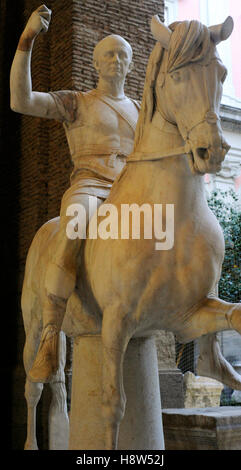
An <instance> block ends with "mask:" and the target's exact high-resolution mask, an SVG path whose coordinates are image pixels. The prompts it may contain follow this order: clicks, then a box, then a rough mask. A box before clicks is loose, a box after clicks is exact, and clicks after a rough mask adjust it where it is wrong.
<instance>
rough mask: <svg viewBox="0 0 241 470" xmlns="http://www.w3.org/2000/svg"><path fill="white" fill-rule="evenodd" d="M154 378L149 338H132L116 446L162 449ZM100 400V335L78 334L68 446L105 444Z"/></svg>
mask: <svg viewBox="0 0 241 470" xmlns="http://www.w3.org/2000/svg"><path fill="white" fill-rule="evenodd" d="M158 382H159V380H158V366H157V355H156V346H155V341H154V339H153V338H137V339H132V340H131V341H130V343H129V345H128V348H127V352H126V355H125V359H124V388H125V393H126V398H127V404H126V411H125V416H124V418H123V421H122V423H121V426H120V434H119V442H118V449H120V450H124V449H126V450H127V449H133V450H134V449H135V450H138V449H139V450H154V449H156V450H157V449H160V450H162V449H164V439H163V429H162V414H161V401H160V394H159V383H158ZM101 400H102V343H101V337H100V336H92V337H91V336H81V337H77V338H76V340H75V344H74V355H73V378H72V397H71V412H70V441H69V449H71V450H90V449H92V450H93V449H95V450H101V449H104V448H105V447H104V432H105V429H104V421H103V417H102V414H101Z"/></svg>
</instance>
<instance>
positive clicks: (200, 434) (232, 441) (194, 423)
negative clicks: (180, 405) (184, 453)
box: [162, 406, 241, 450]
mask: <svg viewBox="0 0 241 470" xmlns="http://www.w3.org/2000/svg"><path fill="white" fill-rule="evenodd" d="M162 416H163V427H164V437H165V446H166V450H241V407H240V406H221V407H216V408H189V409H188V408H185V409H168V410H163V413H162Z"/></svg>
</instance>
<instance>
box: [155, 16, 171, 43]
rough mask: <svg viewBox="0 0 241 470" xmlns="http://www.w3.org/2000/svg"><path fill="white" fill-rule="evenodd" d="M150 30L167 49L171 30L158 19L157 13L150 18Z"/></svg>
mask: <svg viewBox="0 0 241 470" xmlns="http://www.w3.org/2000/svg"><path fill="white" fill-rule="evenodd" d="M151 32H152V34H153V36H154V38H155V39H156V40H157V41H159V42H160V43H161V45H162V47H164V49H168V46H169V42H170V39H171V35H172V32H171V30H170V29H169V28H168V27H167V26H166V25H164V23H162V22H161V21H160V19H159V17H158V15H155V16H153V17H152V19H151Z"/></svg>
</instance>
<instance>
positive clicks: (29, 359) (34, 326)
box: [23, 320, 43, 450]
mask: <svg viewBox="0 0 241 470" xmlns="http://www.w3.org/2000/svg"><path fill="white" fill-rule="evenodd" d="M40 333H41V329H40V323H39V322H38V321H37V320H36V321H33V322H32V323H31V327H30V328H29V329H28V330H27V331H26V341H25V345H24V351H23V361H24V368H25V372H26V374H27V375H28V371H29V369H30V368H31V366H32V363H33V360H34V357H35V354H36V350H37V348H38V344H39V339H40ZM42 391H43V384H42V383H33V382H31V381H30V380H29V379H28V378H26V382H25V399H26V402H27V438H26V442H25V446H24V449H25V450H38V444H37V438H36V408H37V405H38V402H39V400H40V397H41V394H42Z"/></svg>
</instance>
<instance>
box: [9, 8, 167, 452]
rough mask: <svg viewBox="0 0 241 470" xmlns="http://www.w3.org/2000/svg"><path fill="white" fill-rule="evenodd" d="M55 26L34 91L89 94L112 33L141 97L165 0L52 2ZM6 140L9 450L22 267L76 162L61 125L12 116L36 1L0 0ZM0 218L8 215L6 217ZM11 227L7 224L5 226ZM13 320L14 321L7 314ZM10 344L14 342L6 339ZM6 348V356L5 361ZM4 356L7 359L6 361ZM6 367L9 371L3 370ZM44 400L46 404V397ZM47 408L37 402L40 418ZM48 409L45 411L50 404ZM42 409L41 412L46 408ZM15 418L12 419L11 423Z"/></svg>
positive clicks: (18, 406)
mask: <svg viewBox="0 0 241 470" xmlns="http://www.w3.org/2000/svg"><path fill="white" fill-rule="evenodd" d="M46 3H47V6H48V7H49V8H51V9H52V21H51V26H50V28H49V32H48V33H47V34H42V35H40V36H39V37H38V38H37V40H36V43H35V46H34V51H33V58H32V80H33V88H34V89H36V90H38V91H49V90H58V89H81V90H83V91H85V90H89V89H91V88H93V87H94V86H95V85H96V80H97V76H96V73H95V71H94V68H93V66H92V52H93V48H94V46H95V44H96V43H97V42H98V41H99V40H100V39H102V38H103V37H104V36H106V35H108V34H110V33H117V34H120V35H122V36H123V37H125V39H127V40H128V41H129V42H130V44H131V45H132V47H133V52H134V56H133V60H134V64H135V67H134V70H133V72H132V73H131V74H130V75H129V76H128V78H127V82H126V94H127V95H129V96H131V97H132V98H136V99H141V96H142V89H143V84H144V77H145V68H146V63H147V60H148V57H149V53H150V51H151V49H152V47H153V45H154V41H153V39H152V36H151V34H150V29H149V24H150V18H151V16H152V15H153V14H156V13H157V14H159V16H160V17H161V18H163V3H164V2H163V1H162V0H111V1H110V0H109V1H107V0H102V1H96V0H81V1H80V0H59V1H58V2H57V1H56V0H55V1H54V0H48V2H46ZM0 4H1V28H0V29H1V30H0V35H1V41H0V44H1V47H0V63H1V70H3V73H2V75H1V78H0V96H1V100H2V107H1V109H2V110H3V111H4V112H3V113H2V114H1V121H0V123H1V129H0V130H1V141H2V142H3V143H5V144H6V150H5V152H4V153H3V159H2V161H1V169H2V172H1V175H2V180H3V184H2V189H3V191H4V195H5V204H4V208H3V210H4V211H5V212H4V215H5V217H6V220H8V221H9V222H8V226H7V227H8V232H7V234H6V231H5V232H2V233H1V235H3V237H2V245H1V246H2V247H3V249H2V251H3V255H4V260H3V262H4V264H3V265H4V266H6V271H5V277H7V280H8V283H7V288H6V290H5V294H6V299H7V301H8V304H9V306H10V311H7V312H6V311H5V312H4V313H3V315H5V314H6V316H7V323H6V325H7V326H6V331H7V333H8V338H7V340H8V341H7V348H8V349H7V359H6V360H7V362H6V361H5V363H4V365H2V368H1V370H3V369H4V370H6V369H7V370H8V371H9V370H10V369H14V372H13V374H12V376H11V378H10V375H9V373H7V379H6V380H7V381H10V389H9V393H8V395H9V394H12V406H11V408H10V410H9V412H8V418H7V421H8V422H9V423H10V421H11V423H10V427H11V429H12V431H11V432H12V433H13V434H12V442H11V447H12V448H14V449H21V448H23V443H24V439H25V424H26V423H25V421H26V417H25V415H26V408H25V403H24V398H23V395H24V389H23V387H24V376H25V375H24V370H23V364H22V350H23V344H24V331H23V324H22V318H21V311H20V307H19V298H20V292H21V287H22V280H23V273H24V264H25V259H26V255H27V251H28V248H29V246H30V243H31V241H32V239H33V236H34V234H35V233H36V231H37V229H38V228H39V227H40V226H41V225H42V224H43V223H44V222H46V221H47V220H48V219H50V218H52V217H55V216H56V215H58V213H59V208H60V201H61V197H62V194H63V193H64V191H65V189H66V188H67V187H68V184H69V175H70V171H71V163H70V159H69V153H68V147H67V143H66V140H65V135H64V131H63V128H62V125H61V124H59V123H56V122H52V121H49V120H46V119H38V118H33V117H28V116H23V117H22V116H20V115H16V114H15V113H13V112H11V111H10V110H9V92H8V88H9V86H8V83H9V71H10V66H11V61H12V59H13V55H14V51H15V48H16V46H17V42H18V38H19V35H20V31H21V30H22V28H23V24H24V23H25V22H26V20H27V18H28V17H29V16H30V14H31V12H32V11H33V10H34V9H35V8H37V7H38V6H39V5H40V4H41V2H40V1H39V0H37V1H36V0H11V2H8V1H7V0H0ZM3 220H5V219H4V216H3ZM5 226H6V224H5ZM8 315H9V316H8ZM9 338H11V341H10V340H9ZM9 350H10V351H9ZM5 351H6V350H5V347H4V351H3V354H5V355H6V352H5ZM2 357H3V356H2ZM6 363H7V366H6ZM46 400H47V399H46ZM44 406H45V405H42V404H40V407H39V409H40V411H39V414H41V413H42V414H44V413H43V408H44ZM46 406H47V405H46ZM41 407H42V408H41ZM10 415H11V418H10ZM38 432H39V436H40V437H39V439H40V443H41V445H42V448H44V447H46V445H47V444H46V420H44V419H42V422H41V424H40V425H39V430H38Z"/></svg>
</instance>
